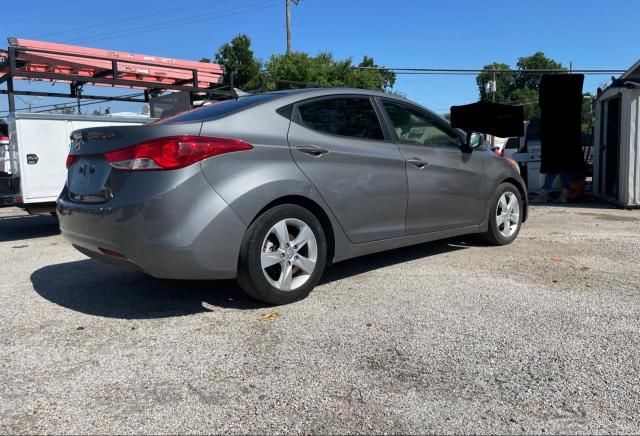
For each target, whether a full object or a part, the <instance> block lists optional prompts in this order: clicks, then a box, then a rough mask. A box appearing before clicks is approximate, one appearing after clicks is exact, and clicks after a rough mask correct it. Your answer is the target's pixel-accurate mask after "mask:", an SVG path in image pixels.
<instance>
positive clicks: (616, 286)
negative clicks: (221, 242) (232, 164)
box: [0, 206, 640, 433]
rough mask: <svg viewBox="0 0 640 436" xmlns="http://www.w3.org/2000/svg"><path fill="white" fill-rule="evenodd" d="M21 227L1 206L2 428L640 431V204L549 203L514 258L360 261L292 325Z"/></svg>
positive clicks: (42, 228)
mask: <svg viewBox="0 0 640 436" xmlns="http://www.w3.org/2000/svg"><path fill="white" fill-rule="evenodd" d="M20 215H22V214H21V213H19V212H18V211H17V210H14V209H0V271H1V276H2V280H1V282H0V432H2V433H7V432H8V433H41V432H53V433H96V432H98V433H104V432H110V433H132V432H136V433H196V432H199V433H203V432H208V433H210V432H215V433H220V432H233V433H245V432H287V433H308V432H318V433H345V432H350V433H363V432H376V433H379V432H393V433H415V432H421V433H423V432H436V433H443V432H448V433H452V432H456V433H459V432H481V433H487V432H498V433H521V432H527V433H541V432H547V433H553V432H570V433H574V432H578V433H605V432H606V433H609V432H627V433H628V432H632V433H638V432H640V375H639V374H640V351H639V345H640V334H639V333H640V266H639V264H640V211H635V212H629V211H621V210H616V209H609V208H606V206H598V207H596V206H591V207H589V206H587V207H582V208H560V207H538V208H534V209H533V210H532V214H531V220H530V222H529V223H528V225H526V226H525V228H524V230H523V232H522V233H521V234H520V238H519V239H518V240H517V241H516V243H514V244H513V245H511V246H509V247H504V248H495V247H485V246H480V245H474V244H473V243H472V241H471V240H467V239H465V238H462V239H460V238H458V239H455V240H449V241H445V242H438V243H431V244H425V245H421V246H417V247H412V248H409V249H402V250H396V251H393V252H389V253H384V254H378V255H373V256H368V257H366V258H362V259H359V260H353V261H349V262H345V263H342V264H339V265H336V266H335V267H333V268H332V269H330V270H329V271H328V272H327V273H326V277H325V279H324V283H323V285H322V286H320V287H318V288H316V290H315V292H313V293H312V294H311V296H310V297H309V298H308V299H307V300H305V301H303V302H300V303H297V304H293V305H289V306H284V307H279V308H276V311H277V314H273V313H271V314H269V312H270V311H272V310H273V309H272V308H269V307H263V306H260V305H259V304H257V303H254V302H253V301H252V300H249V299H248V298H246V297H244V295H243V294H242V293H241V291H240V290H239V289H238V288H237V287H236V286H235V284H234V283H233V282H220V283H215V282H209V283H206V282H172V281H158V280H154V279H151V278H148V277H146V276H144V275H143V274H140V273H136V272H129V271H123V270H119V269H116V268H113V267H110V266H105V265H101V264H98V263H95V262H93V261H90V260H87V258H85V257H84V256H83V255H81V254H80V253H78V252H76V251H74V250H73V249H72V248H71V247H70V246H69V245H67V244H66V243H65V241H64V240H63V239H62V238H61V237H60V236H59V235H58V231H57V223H56V221H55V219H54V218H52V217H26V216H20ZM265 315H266V316H265ZM268 315H271V316H268ZM263 316H264V317H265V318H266V319H264V320H260V319H261V317H263Z"/></svg>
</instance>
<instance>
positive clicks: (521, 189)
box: [498, 177, 529, 222]
mask: <svg viewBox="0 0 640 436" xmlns="http://www.w3.org/2000/svg"><path fill="white" fill-rule="evenodd" d="M503 183H509V184H511V185H513V186H515V187H516V188H517V189H518V192H519V193H520V198H522V202H523V209H524V210H523V213H522V222H525V221H526V220H527V218H528V215H529V204H528V203H529V201H528V196H527V192H526V189H525V187H524V186H523V185H522V183H521V182H520V181H518V180H517V179H515V178H513V177H507V178H505V179H504V180H503V181H501V182H500V184H499V185H498V186H500V185H501V184H503Z"/></svg>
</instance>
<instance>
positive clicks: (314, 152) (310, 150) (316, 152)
mask: <svg viewBox="0 0 640 436" xmlns="http://www.w3.org/2000/svg"><path fill="white" fill-rule="evenodd" d="M295 149H296V150H298V151H299V152H300V153H305V154H309V155H311V156H313V157H320V156H322V155H325V154H327V153H329V150H327V149H326V148H322V147H318V146H316V145H301V146H300V147H295Z"/></svg>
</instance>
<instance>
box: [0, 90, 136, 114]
mask: <svg viewBox="0 0 640 436" xmlns="http://www.w3.org/2000/svg"><path fill="white" fill-rule="evenodd" d="M142 95H144V93H143V92H138V93H135V94H126V95H121V96H119V97H140V96H142ZM105 98H106V96H105ZM110 101H111V100H109V99H106V100H96V101H91V102H86V103H80V107H84V106H89V105H92V104H100V103H108V102H110ZM76 106H77V101H76V100H74V101H70V102H62V103H49V104H43V105H39V106H32V107H31V109H42V108H51V109H46V110H42V111H34V112H33V113H42V112H49V111H52V110H58V109H65V108H67V107H76ZM25 109H27V108H26V107H23V108H20V109H17V110H16V112H19V111H23V110H25ZM9 112H10V111H9V110H2V111H0V113H9Z"/></svg>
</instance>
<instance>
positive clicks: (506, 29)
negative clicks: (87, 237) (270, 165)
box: [0, 0, 640, 112]
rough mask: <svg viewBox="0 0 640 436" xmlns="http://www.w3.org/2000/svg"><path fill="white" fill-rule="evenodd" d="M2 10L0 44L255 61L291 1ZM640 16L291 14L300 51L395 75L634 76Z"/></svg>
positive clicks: (637, 6) (525, 7)
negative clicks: (241, 50) (555, 70)
mask: <svg viewBox="0 0 640 436" xmlns="http://www.w3.org/2000/svg"><path fill="white" fill-rule="evenodd" d="M6 3H7V4H4V5H3V7H2V9H3V14H2V15H3V20H2V26H1V27H0V29H1V30H2V33H0V38H2V44H3V45H5V43H4V38H5V37H7V36H18V37H23V38H32V39H41V40H46V41H53V42H67V43H71V44H77V45H85V46H91V47H99V48H108V49H114V50H121V51H130V52H137V53H144V54H152V55H161V56H169V57H175V58H184V59H199V58H200V57H203V56H207V57H211V56H212V54H213V53H214V52H215V50H216V49H217V48H218V47H219V46H220V45H221V44H222V43H224V42H226V41H228V40H230V39H231V38H232V37H233V36H235V35H237V34H238V33H246V34H248V35H249V36H250V37H251V38H252V40H253V47H254V50H255V52H256V55H257V56H258V57H259V58H262V59H266V58H268V57H269V56H270V55H271V54H273V53H281V52H283V51H284V48H285V35H284V0H208V1H205V0H183V1H180V2H175V1H168V0H154V1H153V2H134V1H121V0H110V1H108V2H100V1H86V0H83V1H78V0H64V1H63V0H59V1H56V0H30V1H28V2H6ZM638 17H640V1H638V0H555V1H551V0H537V1H529V0H483V1H473V0H448V1H431V0H395V1H389V0H386V1H382V0H367V1H365V0H300V5H299V6H294V7H293V46H294V50H298V51H305V52H309V53H312V54H316V53H318V52H320V51H330V52H332V53H333V54H334V55H335V56H336V57H339V58H343V57H353V59H354V60H355V61H359V60H360V59H361V58H362V56H363V55H369V56H372V57H373V58H374V59H375V61H376V62H377V63H378V64H380V65H385V66H389V67H433V68H438V67H450V68H481V67H482V66H483V65H485V64H488V63H491V62H493V61H500V62H505V63H508V64H511V65H513V66H515V63H516V61H517V58H518V57H520V56H527V55H530V54H533V53H534V52H536V51H543V52H545V53H546V54H547V55H548V56H549V57H551V58H553V59H555V60H556V61H559V62H561V63H562V64H563V65H565V66H568V65H569V62H573V66H574V68H615V69H626V68H628V67H629V66H631V65H632V64H633V63H634V62H636V61H637V60H638V59H639V58H640V49H639V48H638V44H637V41H638V38H639V37H638V31H637V26H638V24H637V23H638ZM608 80H609V77H608V76H589V77H587V79H586V81H585V89H584V90H585V91H591V92H593V91H595V89H596V88H597V86H598V85H599V84H601V83H603V82H607V81H608ZM34 86H35V87H37V88H38V89H41V88H42V87H43V86H44V87H45V88H46V89H50V88H51V85H43V84H36V85H34ZM22 87H24V85H22ZM396 88H397V89H398V90H400V91H402V92H404V93H405V94H407V96H408V97H409V98H410V99H412V100H415V101H418V102H420V103H422V104H424V105H426V106H428V107H430V108H432V109H434V110H436V111H438V112H446V111H448V107H449V106H451V105H452V104H464V103H469V102H473V101H475V100H476V99H477V88H476V84H475V77H474V76H437V75H433V76H432V75H429V76H424V75H423V76H400V77H399V78H398V81H397V84H396ZM31 89H34V88H31ZM120 91H122V93H127V90H120ZM103 92H104V91H103ZM50 101H51V100H45V101H42V100H40V101H34V102H33V105H38V104H44V103H48V102H50ZM109 105H110V106H112V107H113V108H115V110H125V109H128V107H127V106H126V104H119V103H109ZM21 106H24V104H22V103H21V102H18V107H21ZM104 106H106V105H104ZM3 109H6V98H5V97H4V96H2V98H0V110H3Z"/></svg>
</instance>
